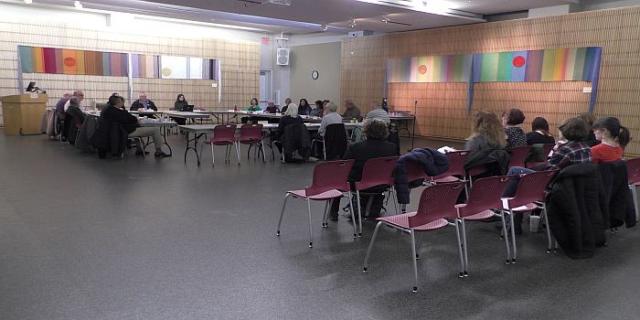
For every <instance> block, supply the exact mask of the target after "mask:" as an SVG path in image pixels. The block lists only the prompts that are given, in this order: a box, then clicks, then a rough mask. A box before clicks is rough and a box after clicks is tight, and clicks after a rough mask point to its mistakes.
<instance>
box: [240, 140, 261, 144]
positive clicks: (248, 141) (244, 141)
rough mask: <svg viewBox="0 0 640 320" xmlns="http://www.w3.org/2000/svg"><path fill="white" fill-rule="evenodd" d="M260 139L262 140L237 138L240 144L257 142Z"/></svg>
mask: <svg viewBox="0 0 640 320" xmlns="http://www.w3.org/2000/svg"><path fill="white" fill-rule="evenodd" d="M260 141H262V139H243V140H238V142H240V143H242V144H252V143H259V142H260Z"/></svg>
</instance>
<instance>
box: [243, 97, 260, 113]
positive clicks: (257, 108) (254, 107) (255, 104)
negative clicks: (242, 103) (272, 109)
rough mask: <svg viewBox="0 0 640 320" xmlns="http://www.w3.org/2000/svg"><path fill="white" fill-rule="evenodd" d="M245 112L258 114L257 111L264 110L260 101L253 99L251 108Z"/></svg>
mask: <svg viewBox="0 0 640 320" xmlns="http://www.w3.org/2000/svg"><path fill="white" fill-rule="evenodd" d="M245 110H246V111H249V112H257V111H261V110H262V109H261V108H260V105H259V103H258V99H256V98H251V101H250V102H249V106H247V107H246V108H245Z"/></svg>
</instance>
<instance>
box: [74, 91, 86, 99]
mask: <svg viewBox="0 0 640 320" xmlns="http://www.w3.org/2000/svg"><path fill="white" fill-rule="evenodd" d="M73 96H74V97H78V99H80V101H82V100H84V92H82V90H76V91H74V92H73Z"/></svg>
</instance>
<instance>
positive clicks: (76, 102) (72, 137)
mask: <svg viewBox="0 0 640 320" xmlns="http://www.w3.org/2000/svg"><path fill="white" fill-rule="evenodd" d="M83 122H84V113H83V112H82V110H80V99H79V98H78V97H75V96H73V97H71V98H70V99H69V108H67V111H66V112H65V127H66V130H67V131H66V132H67V134H66V136H67V140H68V141H69V143H70V144H75V141H76V135H77V134H78V129H80V126H82V123H83Z"/></svg>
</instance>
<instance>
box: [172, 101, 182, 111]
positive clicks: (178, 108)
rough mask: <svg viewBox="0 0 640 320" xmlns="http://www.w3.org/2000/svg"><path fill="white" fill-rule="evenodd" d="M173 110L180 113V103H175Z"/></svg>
mask: <svg viewBox="0 0 640 320" xmlns="http://www.w3.org/2000/svg"><path fill="white" fill-rule="evenodd" d="M173 110H176V111H180V110H182V102H180V101H176V102H175V103H173Z"/></svg>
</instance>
